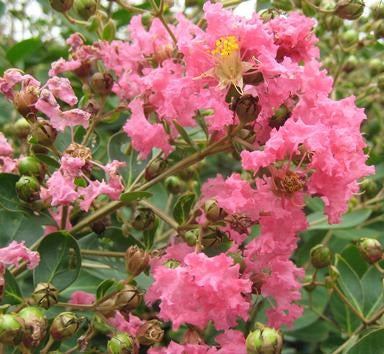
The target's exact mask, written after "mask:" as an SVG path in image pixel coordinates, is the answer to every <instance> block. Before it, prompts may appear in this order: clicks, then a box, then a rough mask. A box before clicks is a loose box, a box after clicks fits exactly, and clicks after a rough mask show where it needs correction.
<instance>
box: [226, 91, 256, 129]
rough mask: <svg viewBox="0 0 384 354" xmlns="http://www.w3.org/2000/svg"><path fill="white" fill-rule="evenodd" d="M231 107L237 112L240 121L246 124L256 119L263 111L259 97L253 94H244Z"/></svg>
mask: <svg viewBox="0 0 384 354" xmlns="http://www.w3.org/2000/svg"><path fill="white" fill-rule="evenodd" d="M231 108H232V110H234V111H235V112H236V114H237V116H238V117H239V119H240V122H242V123H244V124H246V123H249V122H253V121H254V120H256V118H257V116H258V115H259V113H260V111H261V106H260V104H259V98H258V97H254V96H252V95H243V96H241V97H239V98H238V99H235V102H234V104H233V105H232V107H231Z"/></svg>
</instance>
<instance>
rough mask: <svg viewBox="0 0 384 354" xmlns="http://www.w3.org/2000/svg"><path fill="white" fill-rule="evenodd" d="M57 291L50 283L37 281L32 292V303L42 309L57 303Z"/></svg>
mask: <svg viewBox="0 0 384 354" xmlns="http://www.w3.org/2000/svg"><path fill="white" fill-rule="evenodd" d="M58 298H59V291H58V290H57V289H56V288H55V287H54V286H53V285H52V284H51V283H38V284H37V285H36V288H35V290H34V292H33V294H32V300H33V303H34V305H37V306H39V307H42V308H44V309H48V308H50V307H51V306H52V305H55V304H57V301H58Z"/></svg>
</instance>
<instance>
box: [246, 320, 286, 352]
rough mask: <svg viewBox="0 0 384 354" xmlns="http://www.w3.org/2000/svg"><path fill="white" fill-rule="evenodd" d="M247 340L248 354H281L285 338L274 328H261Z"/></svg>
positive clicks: (253, 332) (251, 333) (249, 335)
mask: <svg viewBox="0 0 384 354" xmlns="http://www.w3.org/2000/svg"><path fill="white" fill-rule="evenodd" d="M259 327H260V328H259V329H256V330H254V331H252V332H250V333H249V334H248V336H247V339H246V342H245V343H246V348H247V354H279V353H281V351H282V348H283V337H282V335H281V333H280V332H279V331H277V330H276V329H274V328H269V327H264V326H262V325H260V326H259Z"/></svg>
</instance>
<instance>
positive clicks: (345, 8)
mask: <svg viewBox="0 0 384 354" xmlns="http://www.w3.org/2000/svg"><path fill="white" fill-rule="evenodd" d="M364 6H365V5H364V2H363V1H361V0H339V1H338V2H337V3H336V8H335V10H334V13H335V15H337V16H339V17H340V18H342V19H344V20H356V19H358V18H359V17H360V16H361V15H362V13H363V11H364Z"/></svg>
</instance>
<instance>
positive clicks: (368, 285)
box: [361, 266, 384, 318]
mask: <svg viewBox="0 0 384 354" xmlns="http://www.w3.org/2000/svg"><path fill="white" fill-rule="evenodd" d="M361 285H362V288H363V291H364V314H365V317H367V318H370V317H371V316H372V315H373V314H374V313H375V311H377V310H378V309H379V308H380V307H381V306H383V304H384V289H383V281H382V277H381V274H380V273H379V272H378V271H377V269H376V268H374V267H372V266H371V267H369V268H368V270H367V271H366V272H365V274H364V275H363V277H362V278H361Z"/></svg>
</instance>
